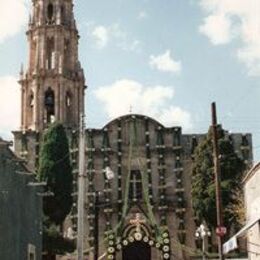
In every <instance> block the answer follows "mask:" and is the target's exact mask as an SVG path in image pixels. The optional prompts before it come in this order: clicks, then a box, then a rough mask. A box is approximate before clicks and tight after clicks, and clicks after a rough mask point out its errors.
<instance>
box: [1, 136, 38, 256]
mask: <svg viewBox="0 0 260 260" xmlns="http://www.w3.org/2000/svg"><path fill="white" fill-rule="evenodd" d="M33 182H35V178H34V176H33V175H32V174H30V173H28V170H27V169H26V168H25V167H24V166H23V164H22V163H21V161H20V160H19V159H18V158H17V157H15V156H14V154H13V152H12V151H11V150H10V149H9V148H8V143H6V142H4V141H3V140H1V139H0V212H1V214H0V234H1V235H0V259H8V260H21V259H32V260H40V259H41V246H42V241H41V233H42V227H41V221H42V197H41V194H40V193H41V192H42V189H41V187H39V186H32V183H33Z"/></svg>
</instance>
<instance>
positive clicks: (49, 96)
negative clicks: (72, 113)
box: [44, 87, 55, 124]
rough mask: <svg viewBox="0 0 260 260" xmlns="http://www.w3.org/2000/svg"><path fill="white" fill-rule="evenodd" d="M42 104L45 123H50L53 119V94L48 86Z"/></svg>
mask: <svg viewBox="0 0 260 260" xmlns="http://www.w3.org/2000/svg"><path fill="white" fill-rule="evenodd" d="M44 105H45V111H46V123H47V124H50V123H52V122H54V120H55V94H54V91H53V90H52V89H51V88H50V87H49V88H48V90H47V91H46V92H45V95H44Z"/></svg>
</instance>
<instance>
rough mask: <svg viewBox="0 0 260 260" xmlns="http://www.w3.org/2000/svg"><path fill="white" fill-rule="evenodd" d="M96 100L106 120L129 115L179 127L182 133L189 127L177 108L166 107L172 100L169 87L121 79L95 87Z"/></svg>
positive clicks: (188, 122) (184, 113) (182, 113)
mask: <svg viewBox="0 0 260 260" xmlns="http://www.w3.org/2000/svg"><path fill="white" fill-rule="evenodd" d="M95 95H96V97H97V98H98V99H99V100H100V101H101V102H102V103H103V104H104V108H105V112H106V113H107V115H108V117H109V118H110V119H113V118H116V117H119V116H122V115H125V114H128V113H129V112H130V110H132V112H133V113H138V114H144V115H147V116H150V117H153V118H155V119H157V120H158V121H160V122H161V123H163V124H164V125H165V126H175V125H180V126H182V127H183V128H184V129H185V130H189V129H191V127H192V124H191V116H190V114H189V113H188V112H187V111H184V110H182V109H181V108H180V107H175V106H173V105H169V104H170V103H172V99H173V98H174V89H173V87H170V86H160V85H159V86H148V87H145V86H144V85H142V84H141V83H139V82H136V81H133V80H129V79H122V80H119V81H116V82H114V83H113V84H111V85H108V86H104V87H100V88H98V90H96V91H95Z"/></svg>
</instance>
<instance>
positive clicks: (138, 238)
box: [134, 232, 142, 241]
mask: <svg viewBox="0 0 260 260" xmlns="http://www.w3.org/2000/svg"><path fill="white" fill-rule="evenodd" d="M134 237H135V240H137V241H140V240H142V234H141V233H139V232H137V233H135V234H134Z"/></svg>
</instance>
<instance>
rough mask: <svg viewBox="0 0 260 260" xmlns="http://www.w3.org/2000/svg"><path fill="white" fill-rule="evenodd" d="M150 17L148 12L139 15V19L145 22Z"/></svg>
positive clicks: (141, 12)
mask: <svg viewBox="0 0 260 260" xmlns="http://www.w3.org/2000/svg"><path fill="white" fill-rule="evenodd" d="M147 17H148V14H147V12H146V11H140V12H139V14H138V19H140V20H143V19H145V18H147Z"/></svg>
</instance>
